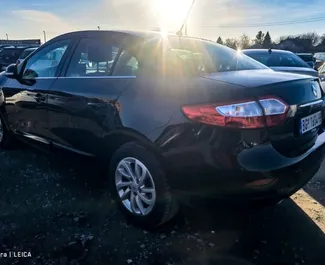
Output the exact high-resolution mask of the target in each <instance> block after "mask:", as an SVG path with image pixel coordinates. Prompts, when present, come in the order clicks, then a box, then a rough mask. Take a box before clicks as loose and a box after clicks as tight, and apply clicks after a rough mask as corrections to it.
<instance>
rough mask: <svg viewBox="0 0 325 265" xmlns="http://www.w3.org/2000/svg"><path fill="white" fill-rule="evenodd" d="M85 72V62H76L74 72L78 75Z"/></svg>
mask: <svg viewBox="0 0 325 265" xmlns="http://www.w3.org/2000/svg"><path fill="white" fill-rule="evenodd" d="M86 72H87V66H86V64H84V63H80V64H77V67H76V74H78V75H80V76H83V75H85V74H86Z"/></svg>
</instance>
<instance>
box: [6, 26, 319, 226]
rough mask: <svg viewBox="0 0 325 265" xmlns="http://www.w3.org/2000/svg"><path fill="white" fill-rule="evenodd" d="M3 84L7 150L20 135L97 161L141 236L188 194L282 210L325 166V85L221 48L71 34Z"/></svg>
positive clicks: (135, 36) (13, 68)
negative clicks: (282, 203) (279, 206)
mask: <svg viewBox="0 0 325 265" xmlns="http://www.w3.org/2000/svg"><path fill="white" fill-rule="evenodd" d="M114 50H115V53H114ZM116 50H118V52H116ZM53 55H58V56H56V57H55V61H56V63H53ZM44 61H47V63H46V62H44ZM112 61H113V63H109V62H112ZM87 62H91V63H92V64H94V65H96V66H97V67H95V68H94V67H92V66H91V67H90V66H89V65H88V64H87ZM100 64H101V67H99V66H100ZM35 66H37V67H35ZM5 78H6V79H7V80H10V81H4V82H1V84H2V85H1V84H0V95H1V96H0V121H1V123H0V125H1V126H0V146H1V147H6V146H7V147H8V146H9V145H10V143H11V141H12V140H13V137H17V138H19V139H23V140H24V141H27V142H30V143H33V144H36V143H38V144H39V145H40V146H43V147H44V148H46V149H48V148H50V149H52V150H60V149H64V150H67V151H72V152H75V153H78V154H83V155H85V156H88V157H97V158H100V159H101V161H103V163H104V165H105V168H106V167H107V168H108V169H109V170H108V171H109V172H107V175H106V174H105V175H104V176H103V179H107V180H108V182H109V184H110V187H111V190H112V193H113V195H114V197H115V199H116V202H117V204H118V206H119V208H120V209H121V211H122V212H123V213H124V214H125V215H126V216H127V217H128V218H129V219H130V220H133V221H134V222H135V223H137V224H140V225H142V226H151V227H152V226H154V227H156V226H159V225H162V224H164V223H165V222H167V221H168V220H170V219H171V218H172V217H173V216H174V215H175V214H176V213H177V211H178V208H179V201H178V198H180V196H175V194H177V195H179V194H182V193H180V192H181V191H185V192H186V193H187V194H192V195H199V196H208V197H210V196H212V197H218V198H223V199H228V200H233V201H237V202H238V201H239V202H242V201H246V202H248V201H250V202H251V201H255V202H256V201H258V202H260V203H262V205H267V204H276V203H278V202H279V201H280V200H282V199H283V198H287V197H289V196H291V195H292V194H293V193H295V192H296V191H297V190H299V189H300V188H301V187H302V186H304V185H305V184H306V183H307V182H308V181H309V180H310V179H311V178H312V177H313V176H314V174H315V173H316V172H317V171H318V169H319V168H320V165H321V163H322V161H323V159H324V148H325V132H324V129H325V122H324V117H325V116H324V115H325V110H324V92H323V91H322V89H321V86H320V84H319V79H318V78H314V77H309V76H306V75H305V76H303V75H297V74H290V73H280V72H274V71H272V70H271V69H269V68H268V67H266V66H264V65H263V64H261V63H259V62H257V61H255V60H253V59H252V58H250V57H248V56H246V55H243V54H239V53H237V52H236V51H234V50H233V49H230V48H227V47H225V46H222V45H219V44H217V43H215V42H213V41H206V40H202V39H198V38H191V37H187V36H186V37H181V38H180V37H178V36H176V35H169V36H162V35H161V34H159V33H155V32H134V31H103V30H96V31H82V32H73V33H67V34H64V35H61V36H58V37H56V38H54V39H51V40H50V41H48V42H47V43H45V44H44V45H43V46H42V47H40V48H39V49H38V50H37V51H35V52H34V53H33V54H32V55H31V56H29V57H28V58H27V59H25V61H24V62H23V63H22V64H20V65H18V66H17V65H16V64H13V65H10V66H9V67H8V68H7V69H6V72H5ZM174 191H177V193H174ZM107 211H109V209H107Z"/></svg>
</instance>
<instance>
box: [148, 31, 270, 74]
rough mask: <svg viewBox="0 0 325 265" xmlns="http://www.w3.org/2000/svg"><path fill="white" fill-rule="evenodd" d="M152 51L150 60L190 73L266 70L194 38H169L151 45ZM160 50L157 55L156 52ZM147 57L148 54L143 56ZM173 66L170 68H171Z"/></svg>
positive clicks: (224, 48)
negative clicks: (158, 60)
mask: <svg viewBox="0 0 325 265" xmlns="http://www.w3.org/2000/svg"><path fill="white" fill-rule="evenodd" d="M149 47H150V48H149V49H153V48H154V49H155V50H154V51H153V52H154V53H155V55H154V56H149V58H150V60H152V59H153V58H155V57H157V55H158V54H159V55H158V57H161V58H160V60H163V62H160V64H161V63H163V65H164V66H165V68H167V67H168V66H169V68H172V69H179V70H185V71H187V72H190V73H199V74H205V73H216V72H228V71H241V70H255V69H268V68H267V67H266V66H264V65H263V64H261V63H259V62H257V61H255V60H253V59H252V58H250V57H248V56H246V55H244V54H242V53H241V52H237V51H235V50H233V49H230V48H227V47H225V46H222V45H219V44H216V43H213V42H208V41H203V40H197V39H187V38H182V39H179V38H177V37H170V38H169V39H168V40H167V39H166V40H160V41H158V43H157V42H154V43H151V44H150V46H149ZM157 51H159V53H157ZM145 54H146V56H148V53H147V52H146V53H145ZM172 65H173V66H172Z"/></svg>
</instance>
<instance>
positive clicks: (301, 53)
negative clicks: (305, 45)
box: [296, 52, 313, 55]
mask: <svg viewBox="0 0 325 265" xmlns="http://www.w3.org/2000/svg"><path fill="white" fill-rule="evenodd" d="M296 54H297V55H313V54H312V53H303V52H298V53H296Z"/></svg>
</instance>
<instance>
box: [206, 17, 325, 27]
mask: <svg viewBox="0 0 325 265" xmlns="http://www.w3.org/2000/svg"><path fill="white" fill-rule="evenodd" d="M319 21H325V17H318V18H310V19H303V20H287V21H276V22H267V23H255V24H241V25H239V24H233V25H202V26H200V27H204V28H209V27H218V28H255V27H274V26H284V25H294V24H302V23H312V22H319Z"/></svg>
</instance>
